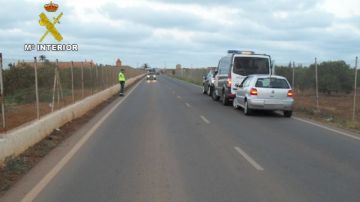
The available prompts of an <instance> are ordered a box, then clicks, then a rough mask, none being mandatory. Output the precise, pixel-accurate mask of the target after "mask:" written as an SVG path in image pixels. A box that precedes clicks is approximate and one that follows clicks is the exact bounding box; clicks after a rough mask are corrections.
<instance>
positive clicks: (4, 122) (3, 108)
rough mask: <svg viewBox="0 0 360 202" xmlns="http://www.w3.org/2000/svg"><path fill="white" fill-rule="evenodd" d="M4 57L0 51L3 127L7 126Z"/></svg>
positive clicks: (0, 90) (0, 92)
mask: <svg viewBox="0 0 360 202" xmlns="http://www.w3.org/2000/svg"><path fill="white" fill-rule="evenodd" d="M2 63H3V59H2V53H0V94H1V95H0V96H1V115H2V127H3V128H6V121H5V95H4V80H3V64H2Z"/></svg>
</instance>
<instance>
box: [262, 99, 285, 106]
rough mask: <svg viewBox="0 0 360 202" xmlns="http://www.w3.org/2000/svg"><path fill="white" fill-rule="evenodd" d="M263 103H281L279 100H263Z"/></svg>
mask: <svg viewBox="0 0 360 202" xmlns="http://www.w3.org/2000/svg"><path fill="white" fill-rule="evenodd" d="M265 104H268V105H280V104H282V103H281V101H279V100H265Z"/></svg>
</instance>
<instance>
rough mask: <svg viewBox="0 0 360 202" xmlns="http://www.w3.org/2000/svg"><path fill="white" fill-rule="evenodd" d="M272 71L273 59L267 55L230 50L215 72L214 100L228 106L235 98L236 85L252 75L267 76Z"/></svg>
mask: <svg viewBox="0 0 360 202" xmlns="http://www.w3.org/2000/svg"><path fill="white" fill-rule="evenodd" d="M271 71H272V64H271V57H270V55H266V54H255V53H254V52H252V51H238V50H229V51H228V55H227V56H225V57H222V58H221V59H220V61H219V65H218V67H217V68H216V70H215V77H214V90H213V91H212V98H213V100H215V101H217V100H219V99H220V100H221V101H222V103H223V104H224V105H228V104H230V103H231V101H233V99H234V98H235V92H236V90H237V87H236V85H239V84H241V82H242V81H243V79H244V78H245V77H246V76H248V75H251V74H267V75H270V74H271Z"/></svg>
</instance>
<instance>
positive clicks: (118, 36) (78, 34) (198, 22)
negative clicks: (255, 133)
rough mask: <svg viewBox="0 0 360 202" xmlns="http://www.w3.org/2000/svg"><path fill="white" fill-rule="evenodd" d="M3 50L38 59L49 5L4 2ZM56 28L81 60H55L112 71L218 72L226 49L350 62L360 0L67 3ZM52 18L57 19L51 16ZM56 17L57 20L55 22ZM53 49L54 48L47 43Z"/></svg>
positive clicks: (359, 35) (359, 38) (359, 29)
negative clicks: (31, 49) (178, 68)
mask: <svg viewBox="0 0 360 202" xmlns="http://www.w3.org/2000/svg"><path fill="white" fill-rule="evenodd" d="M0 3H1V5H2V6H1V7H0V16H1V17H0V51H1V52H3V53H4V55H6V56H7V57H9V58H19V59H22V58H31V57H33V55H34V54H40V53H25V52H24V51H23V50H22V49H23V45H24V43H36V42H37V41H38V40H39V38H40V36H41V35H42V34H43V33H44V31H45V29H44V27H41V26H39V25H38V22H37V21H38V14H39V13H40V12H43V8H42V6H43V1H40V0H37V1H24V0H23V1H5V0H0ZM59 4H60V10H61V11H62V12H64V16H63V17H62V19H61V24H59V25H56V27H57V28H58V29H59V31H60V32H61V33H62V34H63V36H64V43H78V44H79V46H80V51H79V52H78V53H49V58H52V59H54V58H60V59H64V60H68V59H73V60H82V59H93V60H95V61H97V62H99V63H109V64H113V63H114V61H115V59H116V58H118V57H120V58H121V59H122V60H123V61H124V62H125V63H126V64H130V65H134V66H135V65H136V64H138V63H140V64H141V63H145V62H147V63H149V64H151V65H153V66H163V65H164V63H167V65H168V66H175V64H177V63H181V64H183V65H184V66H194V67H195V66H214V65H216V64H217V61H218V59H219V58H220V57H221V56H222V55H224V54H225V53H226V50H227V49H246V50H254V51H256V52H261V53H268V54H271V55H272V56H273V58H274V59H275V60H276V61H278V62H279V63H284V64H286V63H287V62H288V61H289V60H295V61H299V62H302V63H309V62H312V60H313V58H314V57H316V56H317V57H321V58H323V59H324V60H326V59H332V58H337V59H345V60H347V61H351V60H352V59H353V57H354V56H355V55H356V54H359V52H360V50H359V47H360V24H359V22H360V20H359V18H360V15H359V14H358V12H357V10H356V8H359V1H357V0H343V1H341V2H339V1H335V0H304V1H296V0H271V1H269V0H253V1H245V0H237V1H235V0H229V1H220V0H210V1H205V0H197V1H190V0H181V1H180V0H166V1H165V0H148V1H146V0H137V1H126V0H120V1H113V0H103V1H86V0H64V1H63V2H60V3H59ZM49 15H50V14H49ZM51 16H52V15H51ZM46 41H47V42H49V43H53V39H52V38H51V37H48V38H47V39H46Z"/></svg>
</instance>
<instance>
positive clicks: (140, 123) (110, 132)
mask: <svg viewBox="0 0 360 202" xmlns="http://www.w3.org/2000/svg"><path fill="white" fill-rule="evenodd" d="M119 99H123V98H119ZM39 180H40V179H39ZM33 197H34V201H52V202H56V201H59V202H63V201H83V202H88V201H125V202H132V201H136V202H153V201H154V202H161V201H175V202H176V201H179V202H183V201H195V202H202V201H203V202H211V201H214V202H227V201H274V202H281V201H285V202H289V201H316V202H319V201H325V202H330V201H357V202H358V201H360V141H359V140H357V139H355V138H351V137H347V136H344V135H341V134H338V133H336V132H333V131H329V130H326V129H323V128H320V127H317V126H314V125H311V124H308V123H305V122H302V121H299V120H295V119H287V118H283V117H282V116H279V115H276V114H263V113H262V114H258V115H255V116H250V117H246V116H244V115H243V113H242V112H241V111H240V110H234V109H233V108H232V107H224V106H222V105H221V104H220V103H218V102H214V101H212V100H211V99H210V97H207V96H205V95H202V94H201V89H200V88H199V87H197V86H194V85H192V84H189V83H185V82H183V81H179V80H174V79H171V78H169V77H165V76H160V77H159V78H158V81H157V82H151V83H149V82H146V81H142V82H141V83H140V84H139V85H138V86H137V87H136V88H135V89H134V91H133V92H132V93H131V95H129V96H128V97H127V98H126V99H125V100H123V102H122V103H121V104H120V105H118V106H117V107H116V108H115V110H114V111H113V112H112V113H111V114H110V115H109V116H108V117H107V118H106V119H105V120H104V122H103V123H102V124H99V127H98V128H97V129H96V130H95V131H94V133H93V134H92V135H91V137H89V139H88V140H87V141H85V142H84V144H83V145H82V146H81V147H80V148H79V150H78V151H77V152H76V153H75V154H74V156H73V157H72V158H70V159H69V161H68V162H67V163H66V164H65V165H64V166H63V167H61V169H60V170H59V172H57V173H56V175H55V176H54V177H53V178H51V180H49V181H48V183H46V184H44V185H43V188H41V189H40V191H38V193H37V194H35V195H34V196H33Z"/></svg>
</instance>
